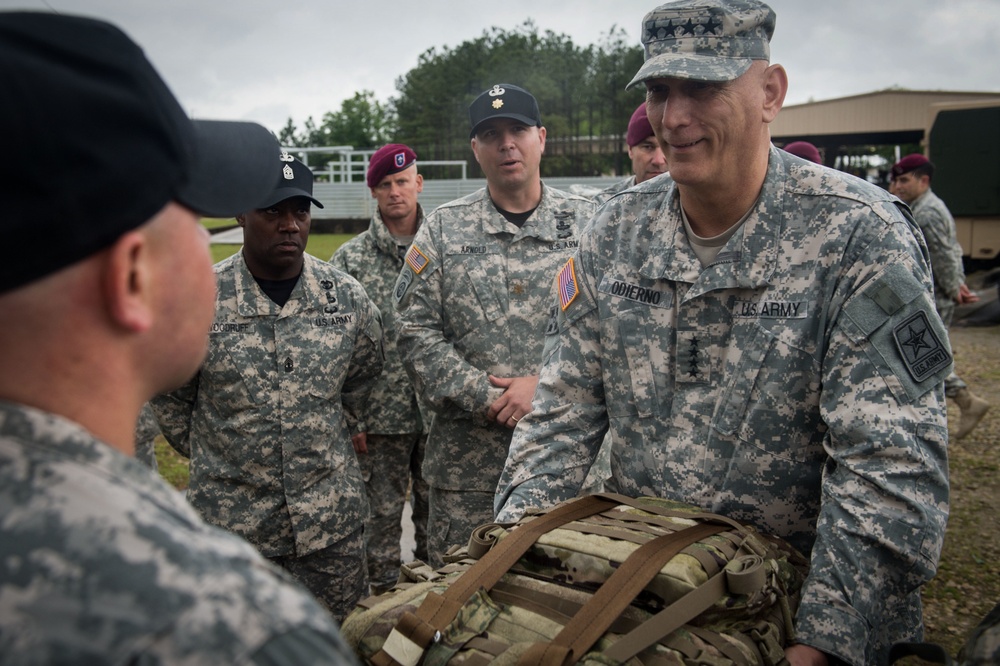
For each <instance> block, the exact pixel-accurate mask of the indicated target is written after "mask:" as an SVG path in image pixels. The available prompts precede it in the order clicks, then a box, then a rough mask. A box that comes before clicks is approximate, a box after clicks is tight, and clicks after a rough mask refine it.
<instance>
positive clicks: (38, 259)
mask: <svg viewBox="0 0 1000 666" xmlns="http://www.w3.org/2000/svg"><path fill="white" fill-rule="evenodd" d="M0 90H2V91H3V97H4V100H3V103H0V127H4V128H5V129H6V130H7V136H6V142H7V144H8V153H7V155H8V157H7V158H6V159H4V160H3V161H2V164H0V183H3V185H0V188H2V189H0V196H2V199H3V201H2V210H3V212H2V213H0V292H3V291H6V290H9V289H13V288H15V287H18V286H21V285H24V284H28V283H29V282H32V281H34V280H36V279H39V278H41V277H44V276H46V275H48V274H50V273H54V272H55V271H57V270H60V269H62V268H65V267H67V266H69V265H71V264H73V263H76V262H77V261H80V260H82V259H84V258H86V257H88V256H90V255H92V254H94V253H95V252H97V251H99V250H101V249H103V248H105V247H107V246H109V245H111V244H112V243H114V241H115V240H117V239H118V238H119V237H120V236H121V235H122V234H123V233H125V232H127V231H129V230H131V229H134V228H136V227H139V226H141V225H143V224H145V223H146V222H147V221H148V220H149V219H151V218H152V217H153V216H154V215H155V214H156V213H157V212H158V211H160V210H161V209H162V208H163V207H164V206H165V205H167V204H168V203H169V202H171V201H176V202H178V203H180V204H182V205H184V206H187V207H188V208H190V209H192V210H193V211H195V212H196V213H198V214H200V215H205V216H210V217H232V216H233V215H236V214H237V213H239V212H241V211H243V210H246V209H248V208H250V207H252V205H253V204H254V203H256V202H257V201H259V200H260V198H261V196H262V193H263V192H267V191H268V190H269V189H270V188H271V187H272V186H273V182H274V166H273V165H274V162H275V157H276V155H277V154H278V153H279V152H280V146H279V144H278V142H277V140H276V139H275V138H274V136H273V135H271V133H270V132H269V131H268V130H267V129H265V128H264V127H262V126H261V125H258V124H256V123H250V122H226V121H216V120H196V121H192V120H191V119H189V118H188V117H187V115H186V114H185V113H184V111H183V109H182V108H181V106H180V104H179V103H178V102H177V99H176V98H175V97H174V95H173V94H172V93H171V91H170V89H169V88H168V87H167V85H166V83H164V81H163V79H162V78H161V77H160V76H159V74H158V73H157V72H156V70H155V69H154V68H153V66H152V64H151V63H150V62H149V60H147V58H146V56H145V55H144V54H143V52H142V49H141V48H140V47H139V46H138V45H137V44H136V43H135V42H133V41H132V40H131V39H130V38H129V37H128V36H127V35H125V33H123V32H122V31H121V30H119V29H118V28H116V27H115V26H113V25H110V24H108V23H105V22H104V21H100V20H96V19H92V18H87V17H81V16H71V15H64V14H51V13H42V12H0ZM11 142H12V143H13V146H10V143H11Z"/></svg>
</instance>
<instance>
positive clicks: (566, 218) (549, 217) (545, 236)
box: [481, 183, 586, 243]
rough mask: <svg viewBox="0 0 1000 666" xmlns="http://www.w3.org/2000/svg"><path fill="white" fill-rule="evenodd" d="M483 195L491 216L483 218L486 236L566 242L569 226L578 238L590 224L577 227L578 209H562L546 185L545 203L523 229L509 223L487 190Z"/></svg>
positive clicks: (483, 228)
mask: <svg viewBox="0 0 1000 666" xmlns="http://www.w3.org/2000/svg"><path fill="white" fill-rule="evenodd" d="M482 193H483V197H482V205H483V206H484V207H485V209H486V211H487V213H488V214H487V215H484V216H483V219H482V222H481V224H482V230H483V232H485V233H487V234H491V235H497V234H513V236H514V237H513V239H512V240H518V239H520V238H537V239H539V240H541V241H544V242H550V243H551V242H555V241H557V240H565V232H566V230H567V229H566V227H567V226H568V227H569V229H568V230H569V231H570V232H572V233H574V234H575V231H576V229H578V228H579V227H580V226H581V225H582V224H583V223H584V222H586V220H576V223H575V224H574V220H575V218H576V215H577V211H576V210H575V209H574V208H570V207H563V206H560V205H559V202H560V201H561V200H559V199H556V198H555V197H554V196H553V194H552V189H551V188H549V187H547V186H546V185H545V183H542V199H541V201H539V202H538V207H537V208H535V212H534V213H532V214H531V217H529V218H528V219H527V220H525V222H524V225H522V226H521V228H520V229H518V228H517V226H516V225H514V224H511V223H510V222H508V221H507V218H505V217H504V216H503V215H501V214H500V213H499V212H498V211H497V209H496V206H494V205H493V202H492V201H491V200H490V196H489V190H488V189H487V188H483V190H482ZM560 227H562V228H560ZM560 233H562V234H563V237H560V235H559V234H560Z"/></svg>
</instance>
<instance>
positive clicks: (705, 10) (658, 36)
mask: <svg viewBox="0 0 1000 666" xmlns="http://www.w3.org/2000/svg"><path fill="white" fill-rule="evenodd" d="M774 22H775V14H774V10H772V9H771V8H770V7H768V6H767V5H766V4H764V3H763V2H757V0H682V1H681V2H670V3H667V4H665V5H660V6H659V7H657V8H656V9H654V10H653V11H651V12H649V13H648V14H646V16H645V18H643V20H642V46H643V50H644V53H645V59H646V60H645V62H644V63H643V65H642V67H640V68H639V71H638V73H637V74H636V75H635V76H634V77H633V78H632V80H631V81H630V82H629V84H628V85H627V86H625V88H626V89H628V88H631V87H632V86H634V85H636V84H638V83H641V82H643V81H645V80H647V79H655V78H660V77H671V78H678V79H692V80H695V81H732V80H733V79H736V78H739V77H740V76H741V75H742V74H743V73H744V72H746V71H747V70H748V69H749V68H750V65H751V64H752V63H753V61H754V60H764V61H769V60H770V59H771V45H770V42H771V36H772V35H773V34H774Z"/></svg>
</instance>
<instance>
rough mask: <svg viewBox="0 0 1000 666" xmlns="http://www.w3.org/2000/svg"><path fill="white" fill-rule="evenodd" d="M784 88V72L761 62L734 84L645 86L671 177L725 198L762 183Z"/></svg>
mask: <svg viewBox="0 0 1000 666" xmlns="http://www.w3.org/2000/svg"><path fill="white" fill-rule="evenodd" d="M786 85H787V80H786V79H785V78H784V70H782V69H781V68H780V67H779V66H772V67H768V66H767V64H766V63H764V62H756V63H754V64H753V65H752V66H751V67H750V69H749V70H747V71H746V72H745V73H744V74H743V75H742V76H740V77H739V78H736V79H734V80H732V81H721V82H716V81H693V80H690V79H677V78H656V79H650V80H648V81H646V113H647V115H648V117H649V122H650V124H651V125H652V127H653V132H654V133H655V134H656V138H657V141H658V142H659V144H660V147H661V148H662V149H663V154H664V157H665V158H666V167H667V170H668V171H670V175H671V177H672V178H673V179H674V180H675V181H676V182H677V183H678V185H680V186H681V187H682V188H690V189H700V190H701V191H703V192H704V193H706V194H707V193H709V192H710V191H712V190H714V191H715V193H716V195H719V194H721V195H723V196H725V195H726V194H727V193H731V192H734V191H739V190H740V189H741V188H744V187H746V186H747V183H748V180H749V181H750V182H751V184H752V182H753V181H755V180H757V179H758V178H759V180H760V182H763V174H764V173H765V172H766V168H767V155H768V150H769V145H770V135H769V132H768V123H770V122H771V120H773V119H774V117H775V116H776V115H777V112H778V110H779V109H780V108H781V102H782V101H783V100H784V92H785V86H786ZM759 185H760V183H759V182H758V183H757V186H758V187H759ZM682 191H683V190H682Z"/></svg>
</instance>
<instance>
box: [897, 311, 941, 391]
mask: <svg viewBox="0 0 1000 666" xmlns="http://www.w3.org/2000/svg"><path fill="white" fill-rule="evenodd" d="M892 335H893V337H894V338H895V339H896V348H897V349H899V354H900V356H901V357H902V359H903V363H904V364H905V365H906V369H907V370H908V371H909V372H910V375H911V376H912V377H913V379H915V380H916V381H918V382H922V381H924V380H925V379H927V378H928V377H930V376H931V375H933V374H934V373H936V372H938V371H939V370H943V369H945V368H947V367H948V366H949V365H951V354H949V353H948V350H947V348H945V346H944V344H943V343H942V342H941V340H939V339H938V337H937V335H935V334H934V330H933V329H932V328H931V327H930V324H929V323H928V322H927V315H926V314H925V313H924V312H918V313H916V314H915V315H913V316H912V317H909V318H908V319H906V321H904V322H903V323H901V324H899V325H898V326H896V328H894V329H892Z"/></svg>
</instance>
